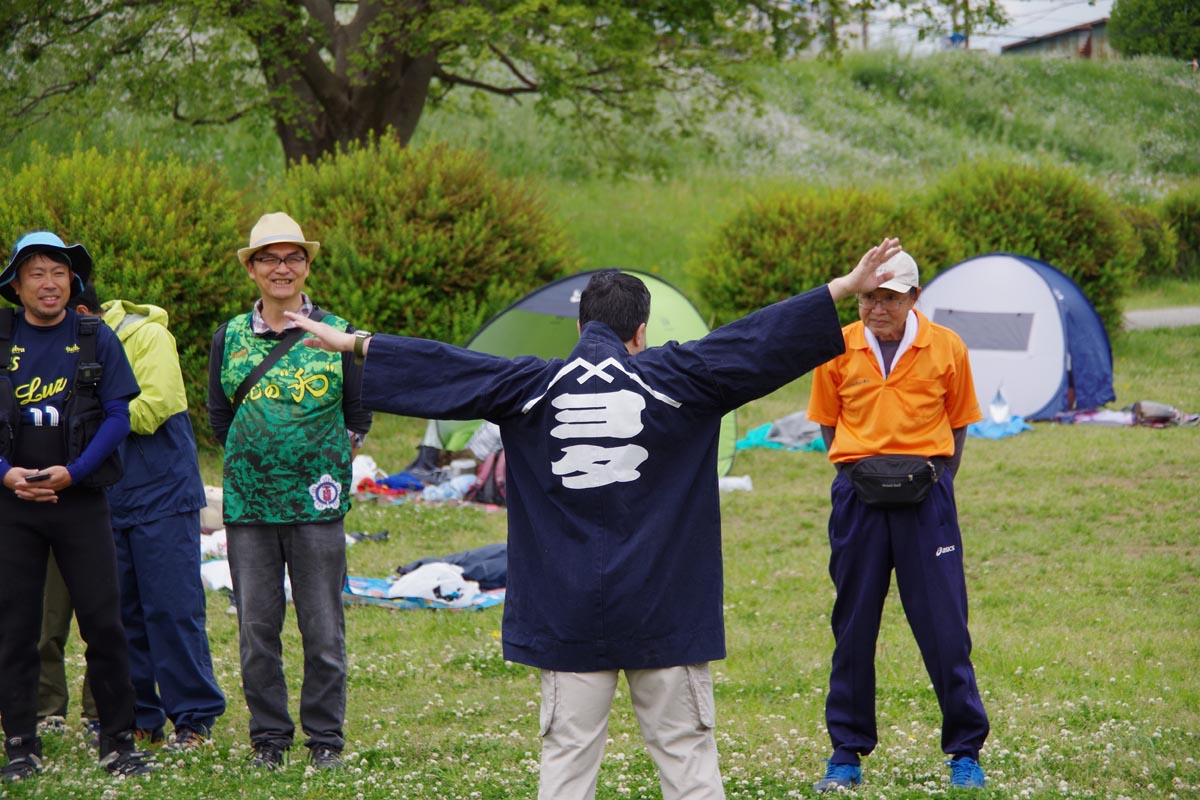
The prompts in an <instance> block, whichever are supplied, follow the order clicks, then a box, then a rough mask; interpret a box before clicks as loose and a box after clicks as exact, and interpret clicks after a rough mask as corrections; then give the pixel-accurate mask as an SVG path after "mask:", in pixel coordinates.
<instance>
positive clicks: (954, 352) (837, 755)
mask: <svg viewBox="0 0 1200 800" xmlns="http://www.w3.org/2000/svg"><path fill="white" fill-rule="evenodd" d="M879 269H880V270H890V271H892V272H893V273H894V274H893V277H892V278H891V280H889V281H887V282H885V283H883V284H881V285H880V287H879V288H878V289H876V290H875V291H872V292H867V293H866V294H860V295H859V296H858V313H859V317H860V319H861V321H859V322H855V323H853V324H851V325H847V326H846V327H844V328H843V329H842V333H843V335H844V336H845V339H846V352H845V353H843V354H842V355H840V356H838V357H837V358H834V359H833V360H832V361H829V362H826V363H825V364H823V365H822V366H820V367H818V368H817V370H816V371H815V372H814V373H813V387H812V397H811V400H810V402H809V407H808V417H809V419H811V420H812V421H813V422H816V423H818V424H819V425H820V426H821V432H822V434H823V436H824V438H825V444H826V447H827V448H828V450H829V460H830V461H832V462H833V464H834V466H835V467H837V475H836V476H835V477H834V480H833V487H832V490H831V495H832V503H833V510H832V513H831V514H830V517H829V542H830V548H831V554H830V560H829V574H830V576H831V577H832V578H833V583H834V586H835V588H836V589H837V599H836V600H835V601H834V605H833V614H832V618H831V622H832V627H833V636H834V642H835V644H834V650H833V666H832V670H831V673H830V679H829V695H828V697H827V698H826V702H825V718H826V725H827V727H828V729H829V737H830V740H831V741H832V744H833V755H832V756H830V758H829V760H828V762H827V765H828V766H827V769H826V773H825V777H824V778H822V779H821V780H820V781H818V782H817V783H816V784H814V786H813V788H814V789H816V791H818V792H827V791H837V790H839V789H842V788H849V787H851V786H853V785H855V784H857V783H859V782H860V781H861V780H862V768H861V763H860V759H861V757H862V756H865V755H867V754H868V753H870V752H871V751H872V750H873V749H874V748H875V745H876V744H877V742H878V735H877V732H876V725H875V642H876V639H877V638H878V635H879V623H880V617H881V614H882V613H883V604H884V600H885V599H886V598H887V594H888V588H889V585H890V583H891V573H892V570H895V572H896V584H897V586H898V587H899V589H900V599H901V602H902V603H903V604H904V612H905V615H906V616H907V618H908V621H909V625H910V627H911V628H912V631H913V635H914V636H915V637H916V640H917V645H918V646H919V647H920V650H921V655H922V657H923V659H924V661H925V668H926V669H927V670H928V672H929V677H930V680H931V681H932V683H933V688H934V691H935V692H936V693H937V698H938V703H939V705H940V706H941V709H942V749H943V750H944V751H945V752H946V754H947V755H949V756H950V758H951V760H950V761H949V762H948V764H949V766H950V785H951V786H957V787H981V786H983V785H984V782H985V779H984V773H983V769H982V768H981V767H980V766H979V750H980V748H981V747H982V746H983V742H984V740H985V739H986V738H987V735H988V720H987V714H986V713H985V712H984V709H983V702H982V701H981V700H980V697H979V689H978V687H977V686H976V684H975V670H974V668H973V667H972V665H971V636H970V633H968V631H967V588H966V579H965V577H964V575H963V562H962V551H963V547H962V534H961V532H960V530H959V527H958V511H957V508H956V507H955V503H954V475H955V473H956V471H957V470H958V465H959V460H960V459H961V458H962V450H963V444H964V442H965V441H966V428H967V425H969V424H970V423H972V422H977V421H978V420H980V419H982V414H980V411H979V403H978V401H977V400H976V397H975V389H974V383H973V381H972V378H971V367H970V364H969V362H968V361H967V348H966V345H964V344H963V342H962V340H961V339H960V338H959V337H958V335H957V334H956V333H954V331H952V330H950V329H949V328H945V327H942V326H940V325H935V324H933V323H932V322H930V321H929V319H927V318H926V317H925V316H924V315H922V314H921V313H920V312H918V311H916V310H915V309H914V308H913V305H914V303H916V300H917V297H918V296H919V295H920V293H921V289H920V281H919V278H918V271H917V264H916V262H915V261H913V259H912V257H911V256H909V255H908V254H907V253H899V254H898V255H896V256H894V257H893V258H892V259H891V260H890V261H888V262H887V263H885V264H884V265H883V266H881V267H880V268H879ZM885 455H886V456H890V457H891V458H888V459H881V458H880V457H881V456H885ZM914 457H915V458H914ZM867 459H870V461H869V462H868V461H866V460H867ZM905 462H911V465H910V464H908V463H905ZM881 464H882V465H884V469H885V472H897V473H900V474H903V472H907V471H909V470H910V468H911V472H910V473H909V474H913V475H917V476H924V477H927V478H928V479H929V481H928V482H931V485H930V486H929V488H928V490H927V491H928V494H924V495H922V494H919V493H911V492H909V491H908V490H907V488H906V487H908V486H911V485H915V484H917V483H920V481H909V480H907V477H908V475H904V478H905V480H903V481H899V480H891V479H890V478H889V479H887V480H884V481H883V482H882V484H880V483H879V482H876V484H875V485H876V487H880V486H882V489H879V490H873V489H872V487H871V486H869V485H864V486H861V487H856V485H855V483H856V482H860V481H861V482H862V483H864V484H865V483H866V482H867V478H866V477H865V476H864V475H863V473H865V472H867V471H868V470H871V469H872V468H875V467H877V465H881ZM856 466H857V467H859V469H858V475H857V476H856V475H855V471H856V470H855V467H856ZM897 467H903V470H899V469H896V468H897ZM856 479H857V480H856ZM898 486H899V487H902V488H900V489H897V487H898ZM897 491H899V492H901V496H890V497H881V494H886V493H888V492H897Z"/></svg>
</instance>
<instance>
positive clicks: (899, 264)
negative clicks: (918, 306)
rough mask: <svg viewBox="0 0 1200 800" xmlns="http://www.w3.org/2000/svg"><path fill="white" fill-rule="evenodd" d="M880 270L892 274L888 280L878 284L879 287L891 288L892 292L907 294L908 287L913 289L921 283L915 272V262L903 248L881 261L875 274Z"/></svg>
mask: <svg viewBox="0 0 1200 800" xmlns="http://www.w3.org/2000/svg"><path fill="white" fill-rule="evenodd" d="M881 272H891V273H894V274H893V275H892V277H891V279H890V280H888V281H885V282H884V283H881V284H880V285H879V288H880V289H891V290H892V291H893V292H902V293H904V294H907V293H908V290H909V289H915V288H917V287H919V286H920V285H921V278H920V275H919V274H918V273H917V262H916V261H913V257H912V256H910V255H909V254H908V253H906V252H904V251H903V250H901V251H900V252H899V253H896V255H894V256H892V257H891V258H889V259H888V260H887V261H885V262H883V264H882V265H881V266H880V267H879V268H878V269H877V270H875V274H876V275H878V274H879V273H881Z"/></svg>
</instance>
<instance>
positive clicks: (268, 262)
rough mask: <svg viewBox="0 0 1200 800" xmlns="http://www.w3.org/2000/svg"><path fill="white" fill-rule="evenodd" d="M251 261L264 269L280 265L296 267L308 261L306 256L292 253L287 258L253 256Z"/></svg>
mask: <svg viewBox="0 0 1200 800" xmlns="http://www.w3.org/2000/svg"><path fill="white" fill-rule="evenodd" d="M251 260H252V261H254V262H256V263H259V264H262V265H263V266H264V267H271V268H272V269H274V268H275V267H278V266H279V265H280V264H287V265H288V266H289V267H298V266H300V265H301V264H303V263H304V262H305V261H308V256H305V255H301V254H300V253H292V254H291V255H290V256H288V257H287V258H280V257H279V256H255V257H254V258H253V259H251Z"/></svg>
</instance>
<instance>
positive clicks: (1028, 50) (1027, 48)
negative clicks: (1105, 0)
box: [1000, 17, 1118, 59]
mask: <svg viewBox="0 0 1200 800" xmlns="http://www.w3.org/2000/svg"><path fill="white" fill-rule="evenodd" d="M1000 53H1001V54H1002V55H1006V56H1007V55H1038V56H1062V57H1064V58H1099V59H1108V58H1118V55H1117V52H1116V51H1115V50H1113V49H1112V47H1110V46H1109V44H1108V17H1102V18H1100V19H1096V20H1092V21H1091V22H1083V23H1080V24H1079V25H1075V26H1072V27H1070V28H1064V29H1062V30H1057V31H1052V32H1050V33H1044V34H1042V35H1040V36H1031V37H1029V38H1028V39H1022V40H1021V41H1018V42H1012V43H1011V44H1006V45H1003V46H1002V47H1001V48H1000Z"/></svg>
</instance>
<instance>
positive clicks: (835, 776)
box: [813, 759, 862, 793]
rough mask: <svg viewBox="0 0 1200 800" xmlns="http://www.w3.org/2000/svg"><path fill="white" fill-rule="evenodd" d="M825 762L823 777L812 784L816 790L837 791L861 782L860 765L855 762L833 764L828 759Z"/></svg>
mask: <svg viewBox="0 0 1200 800" xmlns="http://www.w3.org/2000/svg"><path fill="white" fill-rule="evenodd" d="M825 763H826V764H828V765H829V766H828V767H826V768H825V777H824V778H821V780H819V781H817V782H816V783H814V784H813V791H816V792H822V793H823V792H838V791H841V790H842V789H850V788H852V787H854V786H856V785H858V784H860V783H862V767H860V766H858V765H857V764H834V763H833V762H832V761H829V760H828V759H826V760H825Z"/></svg>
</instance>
